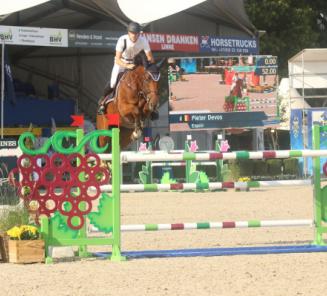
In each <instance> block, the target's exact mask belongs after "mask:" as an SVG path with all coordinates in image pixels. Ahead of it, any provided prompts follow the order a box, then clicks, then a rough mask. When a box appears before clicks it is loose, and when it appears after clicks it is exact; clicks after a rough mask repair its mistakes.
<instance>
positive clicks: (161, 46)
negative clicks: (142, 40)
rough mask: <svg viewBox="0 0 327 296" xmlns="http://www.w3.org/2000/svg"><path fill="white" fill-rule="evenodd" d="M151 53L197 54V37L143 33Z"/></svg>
mask: <svg viewBox="0 0 327 296" xmlns="http://www.w3.org/2000/svg"><path fill="white" fill-rule="evenodd" d="M144 35H145V37H146V38H147V40H148V41H149V44H150V47H151V49H152V50H153V51H182V52H199V36H197V35H184V34H183V35H182V34H162V33H144Z"/></svg>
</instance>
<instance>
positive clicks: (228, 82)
mask: <svg viewBox="0 0 327 296" xmlns="http://www.w3.org/2000/svg"><path fill="white" fill-rule="evenodd" d="M277 75H278V66H277V57H274V56H235V57H230V56H228V57H222V56H219V57H217V56H216V57H189V58H180V57H171V58H169V59H168V82H169V122H170V131H186V130H190V129H219V128H226V127H251V126H262V125H265V124H266V123H270V122H271V121H272V120H273V121H274V122H276V120H278V102H277V84H278V76H277Z"/></svg>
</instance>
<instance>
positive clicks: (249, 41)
mask: <svg viewBox="0 0 327 296" xmlns="http://www.w3.org/2000/svg"><path fill="white" fill-rule="evenodd" d="M200 52H211V53H215V54H222V55H240V54H241V55H250V54H253V55H255V54H259V42H258V40H257V39H255V38H233V37H217V36H200Z"/></svg>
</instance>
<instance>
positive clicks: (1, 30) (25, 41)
mask: <svg viewBox="0 0 327 296" xmlns="http://www.w3.org/2000/svg"><path fill="white" fill-rule="evenodd" d="M67 33H68V32H67V30H66V29H53V28H38V27H15V26H0V39H1V41H4V42H5V43H6V44H13V45H32V46H55V47H56V46H58V47H67V46H68V35H67Z"/></svg>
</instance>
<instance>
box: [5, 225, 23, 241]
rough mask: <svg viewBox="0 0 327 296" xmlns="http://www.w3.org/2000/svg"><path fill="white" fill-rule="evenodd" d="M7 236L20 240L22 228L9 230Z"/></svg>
mask: <svg viewBox="0 0 327 296" xmlns="http://www.w3.org/2000/svg"><path fill="white" fill-rule="evenodd" d="M7 234H8V235H9V236H10V238H14V239H15V238H16V239H20V235H21V228H19V227H17V226H15V227H13V228H11V229H9V230H8V231H7Z"/></svg>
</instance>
